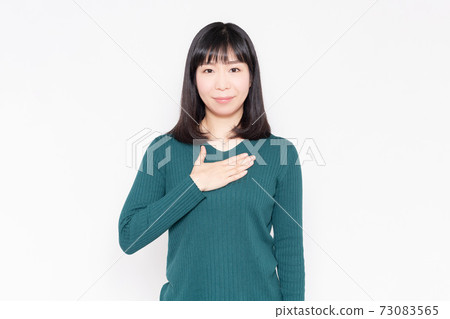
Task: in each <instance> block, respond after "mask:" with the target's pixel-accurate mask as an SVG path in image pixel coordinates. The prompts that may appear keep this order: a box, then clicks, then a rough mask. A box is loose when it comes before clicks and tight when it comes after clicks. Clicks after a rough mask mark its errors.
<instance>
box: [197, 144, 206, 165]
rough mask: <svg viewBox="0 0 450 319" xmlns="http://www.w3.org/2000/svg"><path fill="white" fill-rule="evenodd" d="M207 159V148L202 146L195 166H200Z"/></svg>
mask: <svg viewBox="0 0 450 319" xmlns="http://www.w3.org/2000/svg"><path fill="white" fill-rule="evenodd" d="M205 157H206V148H205V146H204V145H201V146H200V153H199V154H198V157H197V160H196V161H195V165H200V164H201V163H203V162H204V161H205Z"/></svg>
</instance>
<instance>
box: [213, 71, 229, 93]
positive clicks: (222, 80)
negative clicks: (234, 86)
mask: <svg viewBox="0 0 450 319" xmlns="http://www.w3.org/2000/svg"><path fill="white" fill-rule="evenodd" d="M229 87H230V83H229V78H228V74H227V73H226V71H223V70H220V71H219V72H218V73H217V76H216V90H225V89H228V88H229Z"/></svg>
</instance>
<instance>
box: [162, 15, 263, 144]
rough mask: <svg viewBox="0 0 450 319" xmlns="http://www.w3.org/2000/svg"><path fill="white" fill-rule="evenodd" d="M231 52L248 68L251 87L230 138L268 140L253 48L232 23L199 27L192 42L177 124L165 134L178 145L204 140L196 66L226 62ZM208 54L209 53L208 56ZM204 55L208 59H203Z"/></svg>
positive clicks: (201, 106)
mask: <svg viewBox="0 0 450 319" xmlns="http://www.w3.org/2000/svg"><path fill="white" fill-rule="evenodd" d="M228 50H232V51H233V52H234V53H235V55H236V57H237V59H238V60H239V61H240V62H244V63H246V64H247V65H248V68H249V71H250V81H251V86H250V88H249V92H248V96H247V98H246V99H245V101H244V106H243V107H244V109H243V114H242V118H241V120H240V122H239V123H238V124H237V125H236V126H235V127H234V128H233V129H232V130H231V135H232V137H231V138H236V137H240V138H243V139H249V140H257V139H261V138H268V137H269V136H270V134H271V130H270V125H269V122H268V121H267V117H266V113H265V110H264V102H263V95H262V88H261V78H260V69H259V64H258V58H257V56H256V51H255V48H254V47H253V43H252V41H251V40H250V37H249V36H248V35H247V33H246V32H245V31H244V30H242V29H241V28H240V27H238V26H237V25H236V24H233V23H222V22H214V23H211V24H209V25H207V26H205V27H204V28H202V29H201V30H200V31H199V32H198V33H197V35H196V36H195V38H194V39H193V40H192V43H191V46H190V48H189V52H188V55H187V58H186V65H185V70H184V80H183V89H182V94H181V110H180V118H179V120H178V123H177V124H176V125H175V126H174V127H173V128H172V129H171V130H170V131H169V132H167V134H171V135H172V136H173V137H174V138H175V139H177V140H178V141H180V142H183V143H187V144H193V140H194V139H207V137H206V135H205V134H204V133H202V132H201V131H200V128H199V127H198V124H199V123H200V122H201V120H202V119H203V118H204V117H205V114H206V112H205V107H206V106H205V104H204V102H203V100H202V99H201V97H200V95H199V93H198V89H197V84H196V71H197V67H198V66H199V65H201V64H203V63H205V62H206V63H209V62H217V61H218V60H219V61H221V62H222V63H225V62H227V61H228V54H227V53H228ZM208 53H209V54H208ZM207 55H208V56H207Z"/></svg>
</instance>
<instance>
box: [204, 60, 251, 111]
mask: <svg viewBox="0 0 450 319" xmlns="http://www.w3.org/2000/svg"><path fill="white" fill-rule="evenodd" d="M228 63H229V64H224V63H222V62H216V63H214V64H204V65H200V66H199V67H198V68H197V72H196V78H197V88H198V93H199V95H200V97H201V99H202V100H203V102H204V103H205V105H206V106H207V107H208V108H209V110H210V111H211V112H214V113H215V114H217V115H222V116H226V115H231V114H233V113H235V112H236V111H238V110H239V109H240V108H241V107H242V106H243V104H244V101H245V99H246V97H247V95H248V91H249V88H250V86H251V83H250V71H249V69H248V66H247V64H246V63H243V62H240V61H238V60H237V58H236V56H234V55H231V56H230V55H229V62H228ZM224 97H231V99H228V100H220V98H224Z"/></svg>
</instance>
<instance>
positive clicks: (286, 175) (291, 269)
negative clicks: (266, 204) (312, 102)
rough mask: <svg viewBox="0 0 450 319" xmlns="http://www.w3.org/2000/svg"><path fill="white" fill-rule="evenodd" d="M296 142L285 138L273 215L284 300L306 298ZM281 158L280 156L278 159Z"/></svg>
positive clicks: (300, 173) (300, 182)
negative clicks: (286, 141)
mask: <svg viewBox="0 0 450 319" xmlns="http://www.w3.org/2000/svg"><path fill="white" fill-rule="evenodd" d="M298 158H299V157H298V153H297V150H296V149H295V146H294V145H293V144H292V143H291V142H288V145H287V156H286V158H285V160H284V165H285V167H284V171H282V173H281V176H280V180H279V181H278V182H277V187H276V191H275V195H274V199H275V201H276V202H275V203H274V209H273V213H272V214H273V215H272V222H273V230H274V249H275V257H276V259H277V262H278V266H277V270H278V277H279V279H280V284H281V293H282V296H283V300H296V301H303V300H305V262H304V255H303V228H302V227H303V224H302V196H303V194H302V191H303V190H302V172H301V167H300V162H299V161H298ZM281 162H283V160H282V161H281Z"/></svg>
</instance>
